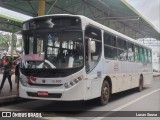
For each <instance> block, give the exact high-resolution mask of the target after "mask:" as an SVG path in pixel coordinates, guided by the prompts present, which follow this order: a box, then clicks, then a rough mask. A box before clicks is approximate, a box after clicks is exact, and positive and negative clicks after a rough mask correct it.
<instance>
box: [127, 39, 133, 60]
mask: <svg viewBox="0 0 160 120" xmlns="http://www.w3.org/2000/svg"><path fill="white" fill-rule="evenodd" d="M127 49H128V51H127V52H128V61H134V44H133V43H129V42H128V45H127Z"/></svg>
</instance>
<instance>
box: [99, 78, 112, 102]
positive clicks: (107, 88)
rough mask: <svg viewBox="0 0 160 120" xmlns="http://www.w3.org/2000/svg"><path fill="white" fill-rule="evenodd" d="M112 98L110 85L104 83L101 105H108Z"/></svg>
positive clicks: (100, 99)
mask: <svg viewBox="0 0 160 120" xmlns="http://www.w3.org/2000/svg"><path fill="white" fill-rule="evenodd" d="M109 98H110V85H109V83H108V81H106V80H105V81H103V84H102V88H101V96H100V98H99V102H100V105H106V104H107V103H108V101H109Z"/></svg>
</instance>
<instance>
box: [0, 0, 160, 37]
mask: <svg viewBox="0 0 160 120" xmlns="http://www.w3.org/2000/svg"><path fill="white" fill-rule="evenodd" d="M38 5H39V0H0V6H1V7H4V8H7V9H10V10H13V11H16V12H19V13H23V14H26V15H29V16H32V17H35V16H38V7H39V6H38ZM62 13H64V14H79V15H84V16H87V17H89V18H91V19H93V20H95V21H97V22H99V23H101V24H104V25H106V26H108V27H110V28H112V29H114V30H116V31H118V32H121V33H123V34H125V35H127V36H129V37H132V38H134V39H138V38H156V39H160V32H159V31H158V30H156V29H155V28H154V27H153V25H152V24H151V23H149V22H148V21H147V20H145V19H144V18H143V17H142V16H141V15H140V14H138V13H137V12H136V11H135V10H134V9H133V8H132V7H131V6H129V4H128V3H127V2H126V0H45V14H62ZM14 22H15V21H14ZM14 22H13V23H14ZM13 23H12V22H9V23H8V21H5V22H4V18H2V17H1V18H0V24H1V25H0V29H1V30H6V31H9V30H10V29H9V27H7V25H8V26H10V25H13ZM14 26H15V29H16V27H20V26H21V25H20V24H19V23H14Z"/></svg>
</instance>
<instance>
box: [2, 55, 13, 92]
mask: <svg viewBox="0 0 160 120" xmlns="http://www.w3.org/2000/svg"><path fill="white" fill-rule="evenodd" d="M3 67H4V72H3V78H2V82H1V86H0V92H1V90H2V88H3V85H4V82H5V80H6V78H8V82H9V85H10V92H12V81H11V74H10V72H11V62H10V58H9V57H5V58H4V65H3Z"/></svg>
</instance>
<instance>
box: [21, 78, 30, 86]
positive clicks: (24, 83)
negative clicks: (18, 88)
mask: <svg viewBox="0 0 160 120" xmlns="http://www.w3.org/2000/svg"><path fill="white" fill-rule="evenodd" d="M19 81H20V82H21V84H22V85H23V86H28V83H27V78H25V77H22V76H21V77H20V78H19Z"/></svg>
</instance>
